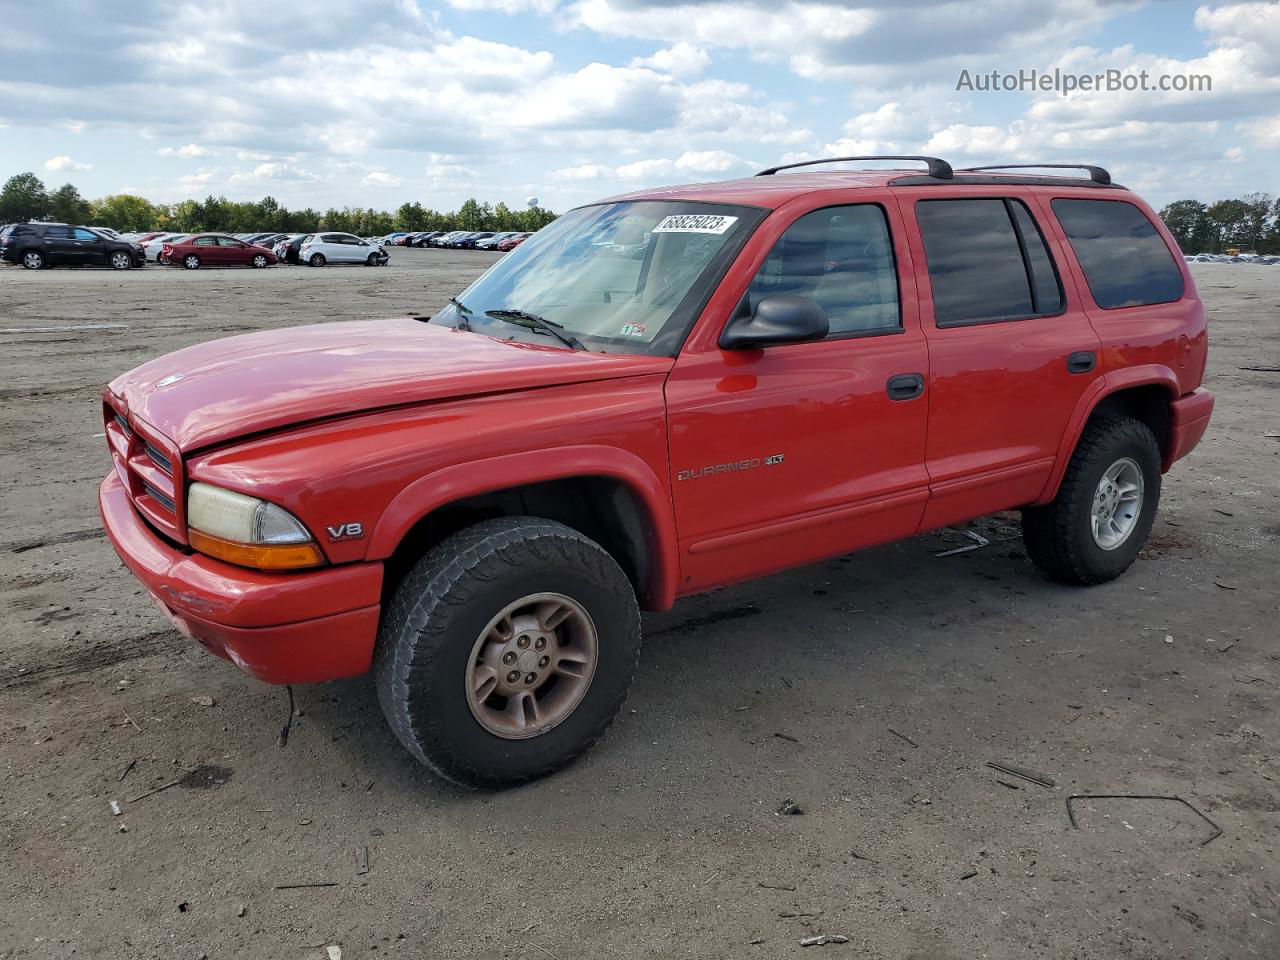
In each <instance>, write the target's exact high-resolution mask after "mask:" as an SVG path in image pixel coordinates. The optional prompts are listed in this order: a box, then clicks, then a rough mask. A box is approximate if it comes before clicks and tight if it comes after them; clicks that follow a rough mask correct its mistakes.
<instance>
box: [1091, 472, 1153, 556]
mask: <svg viewBox="0 0 1280 960" xmlns="http://www.w3.org/2000/svg"><path fill="white" fill-rule="evenodd" d="M1143 487H1144V481H1143V479H1142V468H1141V467H1139V466H1138V463H1137V461H1136V460H1133V459H1131V458H1129V457H1123V458H1121V459H1119V460H1117V461H1116V462H1115V463H1113V464H1112V465H1111V466H1110V467H1108V468H1107V470H1106V472H1105V473H1103V475H1102V479H1101V480H1100V481H1099V482H1098V488H1097V490H1095V491H1094V495H1093V504H1092V508H1091V511H1090V512H1091V516H1090V526H1091V528H1092V531H1093V542H1094V543H1096V544H1097V545H1098V546H1099V547H1101V548H1102V549H1103V550H1114V549H1116V548H1117V547H1118V546H1120V545H1121V544H1122V543H1124V542H1125V541H1126V540H1128V539H1129V534H1131V533H1133V529H1134V527H1136V526H1137V525H1138V517H1139V516H1141V514H1142V494H1143Z"/></svg>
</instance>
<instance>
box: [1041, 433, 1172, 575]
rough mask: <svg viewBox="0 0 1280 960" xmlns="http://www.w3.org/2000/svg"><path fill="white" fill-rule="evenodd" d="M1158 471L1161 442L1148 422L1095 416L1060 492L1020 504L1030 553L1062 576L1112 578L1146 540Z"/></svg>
mask: <svg viewBox="0 0 1280 960" xmlns="http://www.w3.org/2000/svg"><path fill="white" fill-rule="evenodd" d="M1160 479H1161V477H1160V445H1159V444H1158V443H1157V442H1156V438H1155V436H1154V435H1153V434H1152V432H1151V430H1150V428H1149V427H1147V425H1146V424H1144V423H1142V422H1141V421H1140V420H1135V419H1133V418H1132V417H1119V418H1114V419H1112V418H1107V419H1098V420H1092V421H1090V422H1089V423H1088V425H1087V426H1086V427H1085V430H1084V434H1083V435H1082V436H1081V438H1080V442H1079V444H1077V446H1076V449H1075V452H1074V453H1073V454H1072V455H1071V462H1070V463H1069V464H1068V465H1067V472H1066V474H1065V475H1064V476H1063V478H1062V485H1061V486H1060V487H1059V488H1058V496H1057V497H1056V498H1055V499H1054V501H1053V502H1052V503H1050V504H1048V505H1046V506H1043V507H1031V508H1029V509H1026V510H1023V512H1022V539H1023V542H1024V543H1025V544H1026V547H1027V555H1028V556H1029V557H1030V558H1031V560H1032V561H1033V562H1034V563H1035V564H1036V566H1038V567H1040V569H1041V570H1043V571H1044V572H1045V573H1046V574H1048V576H1049V577H1051V578H1052V579H1054V580H1058V581H1060V582H1062V583H1074V584H1082V585H1088V584H1095V583H1105V582H1106V581H1108V580H1114V579H1115V578H1116V577H1118V576H1120V574H1122V573H1124V572H1125V570H1127V569H1128V568H1129V565H1130V564H1132V563H1133V561H1134V559H1135V558H1136V557H1137V556H1138V552H1139V551H1140V550H1141V549H1142V548H1143V546H1144V545H1145V544H1146V542H1147V536H1148V534H1150V533H1151V525H1152V523H1153V522H1154V521H1155V515H1156V507H1157V506H1158V505H1159V502H1160Z"/></svg>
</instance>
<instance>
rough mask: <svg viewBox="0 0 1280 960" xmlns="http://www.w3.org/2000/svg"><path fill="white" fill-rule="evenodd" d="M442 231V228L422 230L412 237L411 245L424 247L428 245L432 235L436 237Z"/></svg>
mask: <svg viewBox="0 0 1280 960" xmlns="http://www.w3.org/2000/svg"><path fill="white" fill-rule="evenodd" d="M443 232H444V231H442V230H424V231H423V232H422V233H419V234H417V235H416V236H415V237H414V238H413V243H412V244H411V246H415V247H425V246H427V245H428V243H429V242H430V240H431V238H432V237H438V236H440V234H441V233H443Z"/></svg>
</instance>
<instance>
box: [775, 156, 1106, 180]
mask: <svg viewBox="0 0 1280 960" xmlns="http://www.w3.org/2000/svg"><path fill="white" fill-rule="evenodd" d="M847 160H918V161H920V162H921V163H923V164H926V165H927V166H928V168H929V176H931V177H936V178H937V179H939V180H950V179H951V178H952V177H953V176H954V175H955V174H954V172H953V171H952V169H951V164H949V163H947V161H945V160H939V159H938V158H937V157H917V156H894V157H890V156H875V157H827V158H825V159H823V160H802V161H800V162H799V163H784V164H782V165H781V166H777V167H770V168H769V169H767V170H761V171H760V172H759V173H757V174H756V176H757V177H769V176H772V175H773V174H775V173H777V172H778V171H779V170H794V169H795V168H796V167H811V166H813V165H814V164H816V163H843V162H845V161H847ZM1103 172H1104V173H1105V171H1103Z"/></svg>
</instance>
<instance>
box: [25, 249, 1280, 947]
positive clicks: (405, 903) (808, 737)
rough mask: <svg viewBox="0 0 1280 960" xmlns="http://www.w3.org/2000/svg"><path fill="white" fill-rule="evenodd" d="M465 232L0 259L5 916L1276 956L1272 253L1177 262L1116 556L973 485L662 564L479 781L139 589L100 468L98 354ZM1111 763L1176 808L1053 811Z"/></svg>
mask: <svg viewBox="0 0 1280 960" xmlns="http://www.w3.org/2000/svg"><path fill="white" fill-rule="evenodd" d="M492 259H493V258H492V257H491V256H489V255H486V254H477V253H470V252H462V251H460V252H445V251H434V250H423V251H405V252H398V253H396V254H394V256H393V260H392V264H391V266H389V267H387V268H385V269H367V268H359V267H356V268H338V267H330V268H327V269H325V270H311V269H308V268H300V267H291V268H287V267H280V268H273V269H271V270H267V271H249V270H238V271H232V270H227V271H200V272H198V273H188V272H184V271H181V270H164V269H160V268H156V267H148V268H147V269H145V270H143V271H131V272H129V273H114V272H111V271H108V270H89V269H82V270H78V271H76V270H70V269H59V270H52V271H43V272H38V273H32V272H26V271H22V270H19V269H16V268H5V269H3V270H0V369H2V370H3V374H2V380H3V383H2V384H0V430H2V431H3V432H2V437H3V443H2V444H0V463H2V464H3V490H4V493H3V497H4V513H3V515H4V516H5V517H6V518H7V519H6V530H5V532H4V533H3V535H2V536H3V540H4V541H5V542H4V543H0V595H2V597H3V602H4V614H3V617H2V618H0V764H2V770H0V776H2V778H3V779H0V863H2V864H3V875H4V879H3V882H0V958H10V957H23V958H27V957H36V958H69V957H76V958H82V957H112V958H114V957H121V958H131V960H132V958H151V957H157V958H159V957H163V958H171V957H177V958H190V960H195V958H198V957H208V958H210V960H215V958H255V960H256V958H277V957H280V958H295V960H304V958H311V957H316V958H322V960H323V958H329V957H333V956H337V955H338V953H337V952H335V950H334V949H332V948H340V953H341V956H342V957H344V958H347V960H351V958H370V957H372V958H377V957H383V956H388V955H390V956H392V957H405V958H410V957H412V958H419V957H450V958H454V957H458V958H471V957H483V958H527V960H546V958H548V957H550V958H553V960H585V958H593V960H594V958H614V957H621V958H630V957H648V958H675V957H682V958H683V957H696V958H730V957H732V958H753V957H760V958H774V957H782V956H792V955H796V954H799V953H802V952H803V953H804V954H805V955H806V956H808V955H809V954H810V953H813V954H816V955H817V956H819V957H822V956H833V957H857V958H860V960H864V958H892V960H906V958H915V960H972V958H983V957H989V958H1001V960H1006V958H1007V960H1026V958H1031V957H1045V958H1054V960H1086V958H1088V960H1115V958H1155V957H1161V958H1164V957H1187V958H1192V957H1194V958H1201V957H1215V958H1246V957H1263V958H1274V957H1276V956H1280V927H1277V924H1280V860H1278V859H1277V848H1278V847H1280V830H1278V828H1280V718H1278V716H1277V712H1276V709H1275V707H1276V704H1277V701H1278V700H1280V686H1278V685H1280V642H1278V633H1280V631H1278V628H1277V623H1280V577H1278V576H1277V569H1278V567H1277V560H1278V559H1280V439H1277V438H1276V437H1275V435H1276V434H1280V373H1277V372H1276V371H1275V369H1274V368H1276V367H1278V366H1280V266H1276V267H1248V266H1233V265H1225V264H1205V265H1197V266H1196V267H1195V270H1196V277H1197V281H1198V283H1199V285H1200V290H1201V293H1202V295H1203V297H1204V299H1205V301H1206V302H1207V304H1208V305H1209V309H1210V315H1211V318H1212V327H1211V329H1212V356H1211V360H1210V370H1209V376H1208V381H1207V382H1208V385H1209V386H1210V387H1211V388H1213V389H1214V390H1215V391H1217V394H1218V407H1217V414H1216V417H1215V419H1214V422H1213V425H1212V426H1211V427H1210V430H1209V434H1208V436H1207V438H1206V440H1205V442H1204V443H1203V444H1202V445H1201V447H1200V448H1199V449H1198V450H1197V451H1196V452H1195V453H1194V454H1193V455H1192V457H1191V458H1189V459H1188V460H1186V461H1184V462H1182V463H1180V464H1179V465H1178V466H1177V467H1176V468H1175V469H1174V471H1173V472H1172V473H1171V474H1170V476H1169V477H1168V478H1167V481H1166V486H1165V497H1164V504H1163V505H1162V507H1161V511H1160V514H1159V518H1158V520H1157V523H1156V528H1155V531H1154V534H1153V536H1152V540H1151V544H1150V546H1149V547H1148V548H1147V549H1146V551H1145V553H1144V554H1143V556H1142V557H1141V558H1140V559H1139V561H1138V562H1137V564H1136V565H1135V566H1134V568H1133V569H1132V570H1131V571H1130V572H1129V573H1128V574H1127V575H1126V576H1125V577H1123V578H1122V579H1121V580H1119V581H1118V582H1115V583H1112V584H1109V585H1106V586H1101V587H1096V588H1093V589H1088V590H1081V589H1070V588H1064V587H1059V586H1055V585H1052V584H1050V583H1047V582H1046V581H1045V580H1043V579H1042V578H1041V577H1040V576H1039V575H1037V573H1036V572H1035V570H1034V569H1033V568H1032V567H1031V566H1030V564H1029V563H1028V562H1027V560H1026V559H1025V556H1024V554H1023V552H1022V549H1021V544H1020V542H1019V540H1018V539H1017V534H1018V529H1017V518H1016V516H1001V517H995V518H988V519H987V520H984V521H982V522H981V523H980V524H979V529H981V530H983V531H984V532H985V533H986V534H987V535H988V536H989V537H991V538H992V540H993V542H992V543H991V545H990V546H987V547H985V548H983V549H979V550H975V551H972V552H968V553H963V554H959V555H955V556H950V557H945V558H938V557H935V556H934V554H935V553H936V552H939V551H941V550H944V549H947V548H948V547H950V546H959V545H961V544H962V543H963V542H964V540H963V538H962V536H961V535H960V534H959V533H957V532H953V531H947V532H944V533H942V534H933V535H930V536H926V537H921V538H918V539H916V540H912V541H909V542H905V543H901V544H896V545H893V546H890V547H886V548H882V549H877V550H873V551H869V552H866V553H861V554H856V555H851V556H848V557H842V558H840V559H838V560H833V561H830V562H827V563H821V564H816V565H813V566H810V567H806V568H803V569H798V570H794V571H791V572H788V573H785V574H781V575H778V576H774V577H771V578H768V579H766V580H762V581H757V582H754V583H750V584H745V585H742V586H738V587H735V588H732V589H727V590H721V591H718V592H716V593H713V594H710V595H707V596H703V597H699V598H696V599H693V600H690V601H685V602H682V603H681V604H679V605H678V606H677V608H676V609H675V610H674V611H672V612H671V613H669V614H664V615H661V616H656V615H650V616H647V617H646V623H645V627H646V629H645V634H646V649H645V653H644V656H643V658H642V661H641V667H640V673H639V676H638V679H637V682H636V685H635V688H634V689H633V692H632V695H631V698H630V701H629V702H628V704H627V707H626V708H624V711H623V715H622V716H621V717H620V719H619V722H618V723H617V724H616V725H615V726H614V728H613V730H612V732H611V733H610V734H609V735H608V736H607V737H606V738H605V739H604V740H603V741H602V742H601V743H600V744H599V745H598V746H597V747H596V749H595V750H594V751H592V752H591V753H590V754H589V756H587V757H586V758H585V759H584V760H583V761H582V762H581V763H579V764H578V765H577V766H576V767H574V768H572V769H571V770H569V771H566V772H564V773H563V774H561V775H558V776H555V777H552V778H550V779H548V780H545V781H543V782H540V783H537V784H534V785H532V786H529V787H526V788H523V789H519V790H512V791H508V792H505V793H498V794H486V793H470V792H465V791H462V790H458V789H454V788H451V787H448V786H444V785H442V784H440V783H438V782H437V781H435V780H433V779H432V778H431V777H430V776H429V775H428V774H427V773H426V771H425V770H423V769H421V768H420V767H418V766H417V764H416V763H415V762H413V761H412V760H411V759H410V758H409V757H408V756H407V755H406V754H405V753H404V751H403V750H402V749H401V748H400V747H399V745H398V744H397V743H396V742H395V740H394V739H393V737H392V736H391V734H390V733H389V732H388V731H387V729H386V728H385V727H384V724H383V721H382V717H381V714H380V713H379V710H378V706H377V703H376V700H375V697H374V693H373V689H372V686H371V684H370V682H369V681H368V680H367V679H358V680H352V681H347V682H339V683H331V684H326V685H322V686H315V687H307V688H299V689H298V690H297V698H298V704H297V705H298V714H297V717H296V719H295V722H294V724H293V730H292V735H291V737H290V739H289V741H288V745H287V746H286V747H283V748H282V747H280V746H279V745H278V744H277V741H276V738H277V734H278V732H279V730H280V728H281V725H282V724H283V722H284V720H285V718H286V715H287V710H288V707H287V703H286V698H285V692H284V691H283V690H282V689H280V688H274V687H268V686H265V685H263V684H260V683H258V682H256V681H254V680H252V679H249V678H248V677H245V676H243V675H242V674H240V673H239V672H237V671H236V670H235V669H233V668H232V667H231V666H230V665H228V664H226V663H224V662H222V661H220V660H217V659H215V658H213V657H211V656H208V655H207V654H205V653H203V652H201V651H200V650H199V649H197V648H196V647H195V646H194V644H192V643H190V642H188V641H186V640H185V639H183V638H182V637H180V636H179V635H178V634H176V633H175V632H174V631H172V630H171V629H169V628H168V626H167V624H166V622H165V621H164V620H163V619H162V618H161V616H160V615H159V614H158V613H157V612H156V611H155V610H154V608H153V607H152V606H151V604H150V603H149V602H148V601H147V599H146V597H145V596H144V595H143V593H142V592H141V589H140V588H139V587H138V585H137V584H136V583H135V581H134V580H133V578H132V577H131V576H130V575H129V574H128V573H127V572H126V571H125V570H124V569H123V568H122V566H121V565H120V563H119V562H118V561H117V559H116V557H115V555H114V554H113V552H112V550H111V548H110V546H109V545H108V544H107V542H106V541H105V540H104V539H103V538H102V537H101V535H100V531H99V529H98V519H97V516H96V502H95V493H96V488H97V484H98V482H99V479H100V477H101V476H102V475H103V474H104V473H105V472H106V470H107V468H108V461H107V454H106V449H105V446H104V441H103V439H102V436H101V425H100V423H99V409H98V395H99V391H100V389H101V386H102V384H103V383H104V382H106V381H107V380H108V379H110V378H111V377H112V376H113V375H115V374H116V373H118V372H120V371H122V370H125V369H127V368H129V367H131V366H133V365H135V364H137V363H138V362H140V361H142V360H143V359H145V358H148V357H151V356H153V355H156V354H159V353H164V352H166V351H169V350H172V349H175V348H177V347H180V346H184V345H186V344H190V343H194V342H197V341H200V340H205V339H210V338H214V337H221V336H226V335H228V334H233V333H237V332H241V331H248V330H255V329H259V328H263V327H278V326H284V325H289V324H295V323H302V322H310V321H314V320H340V319H348V318H364V317H371V316H379V315H394V314H403V313H405V312H423V311H432V310H434V309H435V308H437V307H438V306H439V305H440V304H442V303H443V302H444V300H445V299H446V298H447V297H448V296H449V295H450V294H452V293H455V292H458V291H459V290H460V289H461V288H462V286H464V285H465V283H466V282H467V281H469V280H470V278H471V277H473V276H474V275H475V274H477V273H478V272H480V270H482V269H483V268H484V267H485V266H487V265H488V264H489V263H490V262H492ZM1249 367H1270V368H1272V369H1271V370H1270V371H1269V372H1268V371H1255V370H1249V369H1248V368H1249ZM1268 434H1271V435H1272V436H1270V437H1268V436H1267V435H1268ZM193 698H212V703H213V705H212V706H207V705H202V704H201V703H199V702H196V700H195V699H193ZM204 702H205V703H208V701H207V700H205V701H204ZM988 761H996V762H1003V763H1011V764H1015V765H1017V766H1020V767H1023V768H1028V769H1030V770H1032V771H1036V772H1038V773H1040V774H1042V775H1044V776H1045V777H1047V778H1049V779H1051V780H1052V781H1053V785H1052V786H1043V785H1038V784H1036V783H1032V782H1029V781H1027V780H1024V779H1020V778H1018V777H1016V776H1012V775H1009V774H1004V773H999V772H997V771H995V770H993V769H991V768H989V767H988V766H987V763H988ZM175 781H176V784H175V783H174V782H175ZM169 784H174V785H173V786H171V787H168V788H166V789H161V790H160V792H155V793H151V794H150V795H149V796H146V794H147V793H148V791H153V790H155V789H156V788H161V787H166V785H169ZM1117 793H1126V794H1134V793H1136V794H1159V795H1169V796H1178V797H1181V798H1183V799H1185V800H1186V801H1188V803H1189V804H1191V805H1193V806H1194V810H1193V809H1191V807H1188V806H1184V805H1182V804H1179V803H1177V802H1176V801H1162V800H1141V801H1139V800H1087V799H1086V800H1079V801H1076V802H1075V806H1074V809H1075V813H1076V816H1077V820H1078V823H1079V829H1073V828H1072V825H1071V823H1070V822H1069V820H1068V809H1067V805H1066V802H1067V797H1068V796H1069V795H1071V794H1117ZM788 799H790V800H792V801H794V802H795V803H796V804H798V805H799V806H800V807H801V808H802V810H803V814H801V815H781V814H779V813H778V811H779V807H780V806H781V805H782V804H783V803H784V801H787V800H788ZM111 801H117V802H118V803H119V806H120V809H121V811H122V812H121V814H120V815H119V816H114V815H113V812H112V809H111V806H110V803H111ZM1196 810H1198V811H1200V812H1201V813H1202V814H1203V815H1204V817H1207V818H1208V820H1206V819H1204V818H1202V817H1201V816H1200V815H1199V814H1197V813H1196V812H1195V811H1196ZM1209 820H1211V821H1212V823H1213V824H1216V825H1217V826H1218V827H1220V828H1221V830H1222V835H1221V836H1218V837H1216V839H1212V840H1210V842H1208V843H1205V841H1206V840H1208V839H1209V838H1210V837H1213V835H1214V827H1213V826H1212V825H1211V824H1210V822H1209ZM298 884H304V885H305V884H311V885H312V886H297V887H293V888H289V885H298ZM817 934H839V935H843V936H846V937H848V938H849V942H848V943H844V944H840V943H837V944H829V945H826V946H820V947H813V948H811V949H810V950H804V949H802V947H801V946H800V941H801V939H802V938H804V937H808V936H813V935H817Z"/></svg>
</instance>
